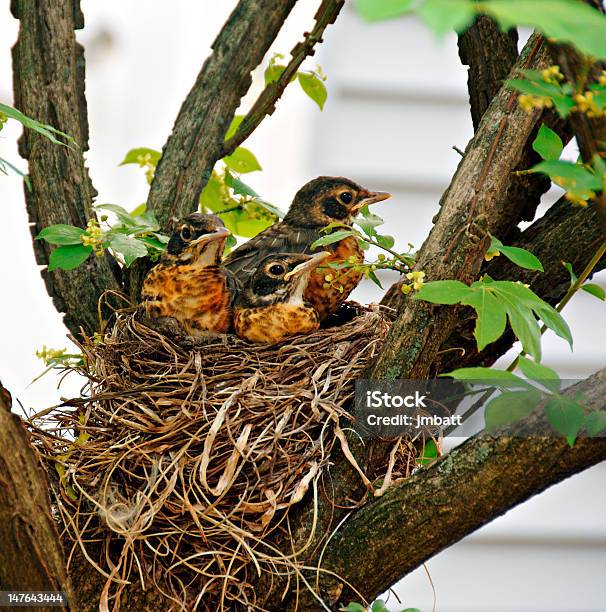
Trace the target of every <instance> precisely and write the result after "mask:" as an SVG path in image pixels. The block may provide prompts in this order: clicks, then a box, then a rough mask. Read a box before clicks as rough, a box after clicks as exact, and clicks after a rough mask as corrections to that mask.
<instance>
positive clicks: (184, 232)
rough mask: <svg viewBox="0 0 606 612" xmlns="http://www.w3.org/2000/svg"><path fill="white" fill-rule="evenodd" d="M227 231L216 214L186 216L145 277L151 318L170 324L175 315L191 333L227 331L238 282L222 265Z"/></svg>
mask: <svg viewBox="0 0 606 612" xmlns="http://www.w3.org/2000/svg"><path fill="white" fill-rule="evenodd" d="M229 234H230V232H229V231H228V230H227V229H226V228H225V226H224V225H223V221H221V219H219V217H217V216H215V215H203V214H200V213H193V214H191V215H188V216H187V217H185V218H184V219H183V221H182V222H181V223H180V224H179V226H178V227H177V228H176V230H175V232H174V233H173V235H172V236H171V238H170V240H169V242H168V245H167V247H166V251H165V253H164V254H163V255H162V259H161V260H160V263H159V264H158V265H157V266H155V267H154V268H152V269H151V270H150V271H149V273H148V275H147V277H146V278H145V281H144V282H143V289H142V291H141V301H142V306H143V309H144V311H145V314H146V315H147V317H148V318H149V319H151V320H152V321H155V322H156V323H158V322H160V323H161V322H162V321H164V322H165V323H166V324H167V325H168V323H169V322H170V319H173V320H176V321H177V322H178V324H179V326H180V327H181V328H182V329H183V330H184V331H185V332H186V333H187V334H189V335H190V336H198V337H201V336H205V335H207V334H208V332H215V333H226V332H227V331H228V330H229V328H230V326H231V318H232V303H233V300H234V297H235V294H236V281H235V279H234V278H233V276H232V275H231V273H230V272H229V271H227V270H226V269H225V268H223V267H222V266H221V256H222V254H223V249H224V247H225V240H226V239H227V237H228V236H229ZM167 318H170V319H167ZM169 327H170V326H169ZM173 329H174V328H173Z"/></svg>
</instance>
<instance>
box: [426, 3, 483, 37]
mask: <svg viewBox="0 0 606 612" xmlns="http://www.w3.org/2000/svg"><path fill="white" fill-rule="evenodd" d="M418 13H419V16H420V17H421V19H422V20H423V21H424V22H425V23H426V24H427V25H428V26H429V27H430V28H431V29H432V30H433V31H434V32H435V33H436V34H437V35H438V36H444V34H447V33H448V32H450V31H451V30H455V32H462V31H463V30H465V29H466V28H467V27H468V26H469V25H471V22H472V21H473V20H474V17H475V8H474V5H473V2H470V0H425V2H423V4H422V5H421V6H420V7H419V10H418Z"/></svg>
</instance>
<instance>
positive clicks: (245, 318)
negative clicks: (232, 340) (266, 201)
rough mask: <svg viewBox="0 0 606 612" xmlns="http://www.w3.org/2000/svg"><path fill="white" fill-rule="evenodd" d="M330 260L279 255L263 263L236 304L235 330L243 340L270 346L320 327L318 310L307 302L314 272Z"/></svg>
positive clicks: (322, 256) (318, 256)
mask: <svg viewBox="0 0 606 612" xmlns="http://www.w3.org/2000/svg"><path fill="white" fill-rule="evenodd" d="M329 257H331V253H328V252H326V251H320V252H319V253H315V254H313V255H304V254H302V253H278V254H275V255H268V256H267V257H265V258H264V259H263V261H261V262H260V263H259V265H258V267H257V270H256V271H255V272H254V274H253V275H252V277H251V278H250V280H249V282H248V283H247V285H246V286H245V287H244V288H243V290H242V292H241V293H240V295H239V296H238V298H237V300H236V303H235V305H234V327H235V329H236V333H237V334H238V336H240V338H244V339H246V340H248V341H249V342H256V343H261V344H271V343H274V342H280V341H282V340H284V339H286V338H290V337H291V336H295V335H297V334H305V333H309V332H312V331H314V330H316V329H318V327H320V319H319V317H318V314H317V312H316V310H315V309H314V308H313V307H312V306H311V305H310V304H308V303H307V302H305V299H304V293H305V289H306V288H307V283H308V281H309V277H310V275H311V274H312V272H313V270H314V269H315V268H316V267H317V266H318V265H319V264H321V263H322V262H324V261H326V260H327V259H328V258H329Z"/></svg>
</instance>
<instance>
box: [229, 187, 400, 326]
mask: <svg viewBox="0 0 606 612" xmlns="http://www.w3.org/2000/svg"><path fill="white" fill-rule="evenodd" d="M389 197H390V195H389V194H388V193H384V192H382V191H368V190H367V189H364V188H363V187H361V186H360V185H358V184H356V183H354V182H353V181H351V180H349V179H347V178H344V177H339V176H337V177H333V176H320V177H318V178H317V179H314V180H313V181H310V182H309V183H307V184H306V185H304V186H303V187H302V188H301V189H300V190H299V191H298V192H297V194H296V195H295V197H294V200H293V202H292V204H291V206H290V209H289V211H288V213H287V214H286V216H285V217H284V220H283V221H281V222H279V223H275V224H274V225H272V226H271V227H269V228H267V229H266V230H264V231H263V232H261V233H260V234H258V235H257V236H255V237H254V238H252V239H251V240H249V241H248V242H246V243H244V244H243V245H242V246H240V247H238V248H237V249H235V250H234V251H232V252H231V253H230V254H229V255H228V256H227V258H226V259H225V265H226V266H227V268H228V269H229V270H231V271H232V272H233V273H234V274H235V275H236V277H237V278H238V280H239V281H240V282H241V283H242V284H243V285H245V284H247V282H248V279H249V278H250V276H251V275H252V274H253V273H254V272H255V270H256V269H257V267H258V265H259V262H261V261H262V260H265V258H266V257H267V256H268V255H270V254H272V253H311V252H312V250H311V248H310V245H311V244H312V243H313V242H315V241H316V240H317V239H318V238H320V237H321V236H323V234H322V232H321V231H320V230H321V229H322V228H324V227H326V226H327V225H329V224H330V223H334V222H339V223H342V224H344V225H351V223H352V221H353V218H354V217H355V216H356V215H357V214H358V213H359V212H360V209H361V208H363V207H364V206H366V205H368V204H374V203H375V202H381V201H382V200H386V199H387V198H389ZM321 248H322V249H325V250H326V251H329V252H330V258H329V259H328V260H327V261H344V260H351V261H355V262H358V263H362V262H363V261H364V254H363V251H362V249H361V248H360V245H359V244H358V241H357V239H356V238H355V237H353V236H348V237H346V238H343V239H342V240H339V241H338V242H335V243H333V244H330V245H326V246H323V247H321ZM325 276H326V270H324V271H322V270H319V271H315V272H313V273H312V274H311V276H310V280H309V283H308V286H307V289H306V291H305V295H304V298H305V300H306V301H308V302H309V303H310V304H311V305H312V306H313V307H314V308H315V310H316V312H317V313H318V316H319V318H320V320H321V321H322V320H324V319H325V318H326V317H327V316H328V315H330V314H332V313H334V312H336V311H337V309H338V308H339V306H340V305H341V304H342V303H343V302H344V301H345V300H346V299H347V296H348V295H349V294H350V293H351V291H353V289H354V288H355V287H356V286H357V285H358V283H359V282H360V280H361V278H362V273H361V272H359V271H355V270H353V269H343V270H340V274H339V279H338V283H327V282H326V279H325V278H324V277H325Z"/></svg>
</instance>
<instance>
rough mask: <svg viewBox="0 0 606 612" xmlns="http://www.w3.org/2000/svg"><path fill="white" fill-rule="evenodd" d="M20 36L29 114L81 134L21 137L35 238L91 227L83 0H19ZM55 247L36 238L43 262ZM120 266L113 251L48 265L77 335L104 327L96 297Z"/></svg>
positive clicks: (16, 53) (16, 59)
mask: <svg viewBox="0 0 606 612" xmlns="http://www.w3.org/2000/svg"><path fill="white" fill-rule="evenodd" d="M11 8H12V11H13V14H14V15H15V17H16V18H17V19H19V21H20V23H19V38H18V40H17V43H16V44H15V46H14V47H13V79H14V90H15V104H16V106H17V108H18V109H19V110H21V111H22V112H24V113H25V114H26V115H29V116H30V117H33V118H34V119H37V120H38V121H42V122H43V123H49V124H50V125H52V126H53V127H55V128H57V129H59V130H61V131H62V132H65V133H67V134H69V135H70V136H72V137H73V138H74V139H75V140H76V143H77V144H76V145H74V148H68V147H61V146H57V145H54V144H53V143H51V142H49V141H48V140H47V139H46V138H44V137H42V136H40V135H39V134H36V133H34V132H32V131H30V130H27V131H25V133H24V134H23V136H22V137H21V139H20V141H19V152H20V153H21V155H22V157H24V158H25V159H27V160H28V161H29V175H30V181H31V186H32V188H31V191H30V190H28V189H27V188H26V187H24V191H25V201H26V204H27V212H28V215H29V219H30V222H31V223H32V226H31V232H32V237H35V236H36V235H37V234H38V232H40V230H42V228H44V227H47V226H49V225H53V224H56V223H67V224H71V225H76V226H78V227H86V223H87V221H88V219H89V218H91V217H94V213H93V209H92V205H93V197H94V196H95V195H96V193H95V190H94V189H93V186H92V183H91V181H90V178H89V176H88V170H87V169H86V167H85V165H84V157H83V156H82V153H83V152H84V151H86V150H87V149H88V120H87V113H86V100H85V97H84V50H83V49H82V47H81V46H80V45H78V44H77V43H76V37H75V33H74V29H75V28H82V27H83V26H84V18H83V16H82V13H81V12H80V6H79V2H78V1H77V0H61V1H55V0H39V1H38V2H29V1H28V0H13V2H12V5H11ZM50 250H51V249H50V248H49V246H48V245H47V244H46V243H45V242H43V241H34V252H35V255H36V261H37V263H38V264H41V265H46V264H48V258H49V254H50ZM118 276H119V271H118V270H117V268H116V267H114V266H112V261H111V259H110V258H109V256H107V257H101V258H99V257H89V258H88V260H87V261H86V263H84V264H83V265H81V266H80V267H79V268H77V269H76V270H71V271H69V272H65V271H62V270H56V271H55V272H49V271H48V270H47V269H46V268H45V269H44V270H43V271H42V277H43V278H44V281H45V283H46V288H47V291H48V293H49V295H50V296H51V297H52V298H53V302H54V304H55V307H56V308H57V310H58V311H59V312H61V313H65V318H64V322H65V325H66V326H67V327H68V329H69V330H70V331H71V332H72V334H74V335H76V336H78V335H80V331H81V328H82V329H83V330H84V331H85V332H86V333H88V334H92V333H93V332H94V331H96V330H97V329H98V328H99V321H98V314H97V313H98V310H97V302H98V299H99V296H100V295H101V294H102V293H103V292H104V291H106V290H107V289H119V287H120V285H119V281H118V278H117V277H118Z"/></svg>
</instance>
